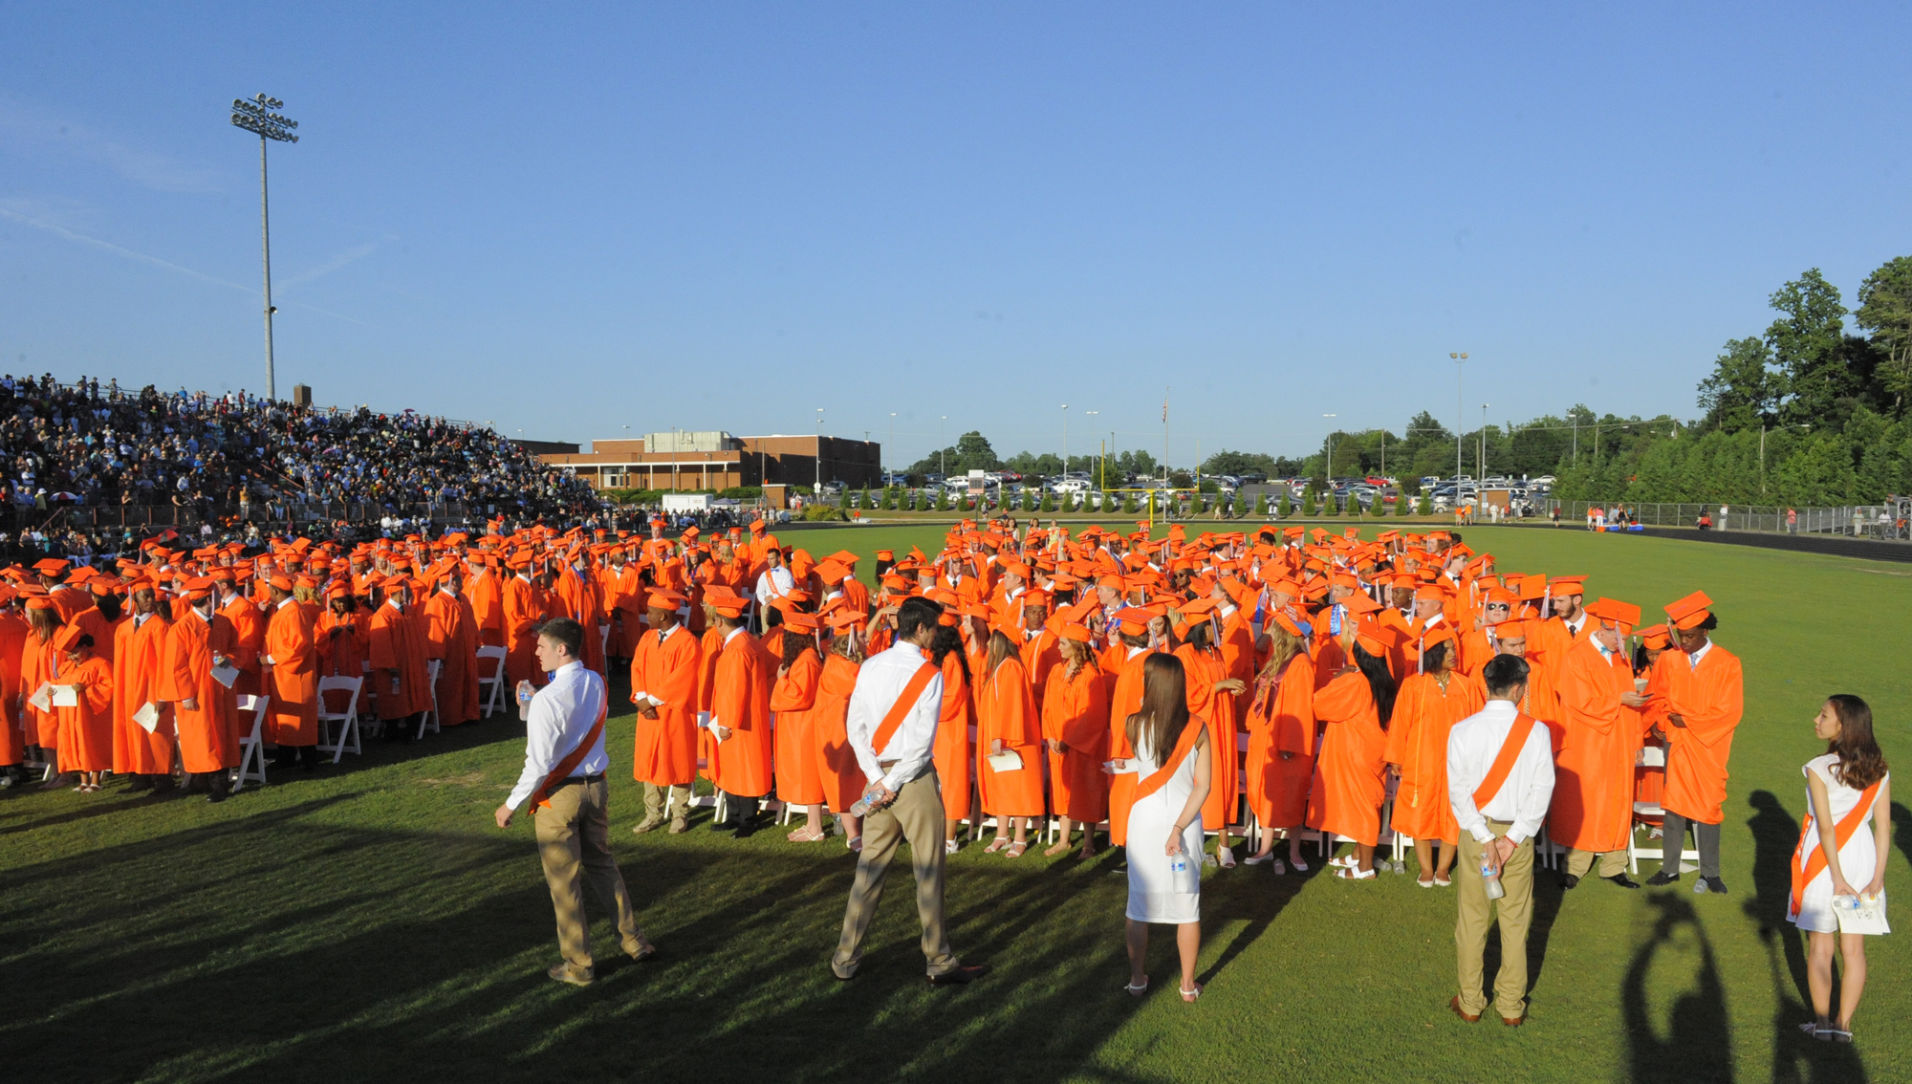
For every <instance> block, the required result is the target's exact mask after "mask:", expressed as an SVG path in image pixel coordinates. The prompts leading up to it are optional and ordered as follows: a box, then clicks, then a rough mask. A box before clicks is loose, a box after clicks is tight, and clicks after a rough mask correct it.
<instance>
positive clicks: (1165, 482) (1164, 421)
mask: <svg viewBox="0 0 1912 1084" xmlns="http://www.w3.org/2000/svg"><path fill="white" fill-rule="evenodd" d="M1173 390H1174V389H1173V388H1167V387H1165V388H1163V389H1162V484H1163V485H1164V486H1166V485H1168V393H1169V392H1170V391H1173Z"/></svg>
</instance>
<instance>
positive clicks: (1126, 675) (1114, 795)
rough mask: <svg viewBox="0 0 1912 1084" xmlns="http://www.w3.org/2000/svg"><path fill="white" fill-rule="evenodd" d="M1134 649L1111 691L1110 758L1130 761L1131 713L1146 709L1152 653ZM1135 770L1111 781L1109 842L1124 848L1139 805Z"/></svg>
mask: <svg viewBox="0 0 1912 1084" xmlns="http://www.w3.org/2000/svg"><path fill="white" fill-rule="evenodd" d="M1122 650H1123V651H1129V652H1132V653H1131V654H1130V655H1129V656H1128V657H1127V658H1125V659H1123V660H1122V661H1121V663H1120V667H1121V668H1120V669H1119V670H1117V671H1116V674H1115V684H1114V688H1112V689H1111V690H1110V691H1109V759H1111V760H1127V759H1129V758H1130V757H1132V756H1134V755H1135V750H1134V749H1132V748H1130V747H1129V716H1131V715H1134V714H1135V713H1136V712H1138V711H1141V710H1142V667H1143V665H1144V664H1145V663H1147V662H1148V657H1149V655H1150V654H1152V652H1150V651H1149V650H1148V649H1146V648H1139V649H1131V648H1127V647H1124V648H1122ZM1138 782H1140V779H1139V778H1138V777H1137V776H1136V774H1135V773H1134V772H1123V773H1122V774H1120V775H1117V776H1115V777H1114V778H1112V779H1110V780H1109V843H1110V844H1112V845H1114V846H1117V847H1121V846H1124V845H1126V844H1127V842H1128V838H1129V807H1130V806H1133V805H1134V804H1135V785H1136V784H1137V783H1138Z"/></svg>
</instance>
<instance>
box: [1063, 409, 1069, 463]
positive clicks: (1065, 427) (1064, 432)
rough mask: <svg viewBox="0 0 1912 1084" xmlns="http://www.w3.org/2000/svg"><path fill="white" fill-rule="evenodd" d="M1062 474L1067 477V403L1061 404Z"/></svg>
mask: <svg viewBox="0 0 1912 1084" xmlns="http://www.w3.org/2000/svg"><path fill="white" fill-rule="evenodd" d="M1062 476H1063V477H1064V478H1067V477H1069V404H1067V403H1064V404H1062Z"/></svg>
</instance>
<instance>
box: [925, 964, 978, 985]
mask: <svg viewBox="0 0 1912 1084" xmlns="http://www.w3.org/2000/svg"><path fill="white" fill-rule="evenodd" d="M988 973H989V965H988V964H959V965H957V966H956V967H955V968H954V969H952V970H949V971H945V972H943V973H942V974H940V975H931V976H930V977H929V984H930V985H931V986H963V985H966V984H968V983H972V982H975V981H976V980H977V979H980V978H982V977H983V976H984V975H987V974H988Z"/></svg>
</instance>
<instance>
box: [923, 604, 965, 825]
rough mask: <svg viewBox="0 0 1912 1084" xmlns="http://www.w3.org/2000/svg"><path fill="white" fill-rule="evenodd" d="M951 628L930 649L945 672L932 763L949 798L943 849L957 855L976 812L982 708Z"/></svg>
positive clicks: (940, 629)
mask: <svg viewBox="0 0 1912 1084" xmlns="http://www.w3.org/2000/svg"><path fill="white" fill-rule="evenodd" d="M948 620H950V622H951V623H950V624H946V625H945V624H938V625H937V626H936V638H935V639H934V640H933V641H931V643H930V661H932V662H934V663H935V664H936V665H937V666H939V667H941V668H942V671H943V704H942V711H941V713H940V714H938V715H937V717H936V742H935V744H934V745H933V746H932V747H931V749H930V763H932V764H933V765H935V767H936V781H937V785H938V786H939V787H941V788H942V792H943V821H944V837H943V849H944V851H945V852H947V853H949V854H955V853H956V832H957V830H958V829H959V828H961V827H962V822H963V821H964V820H967V819H968V818H969V816H970V814H971V812H972V810H971V799H972V797H973V795H974V793H975V762H974V761H973V760H972V759H971V758H970V755H969V754H970V744H971V742H972V741H973V740H974V733H975V728H976V722H975V720H976V703H975V699H974V697H972V696H971V695H970V691H969V686H970V674H971V670H970V668H969V660H968V657H967V656H966V655H965V654H964V652H963V638H962V634H961V633H959V632H957V631H956V625H955V623H954V619H953V618H952V619H948Z"/></svg>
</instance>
